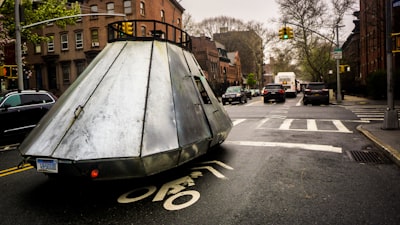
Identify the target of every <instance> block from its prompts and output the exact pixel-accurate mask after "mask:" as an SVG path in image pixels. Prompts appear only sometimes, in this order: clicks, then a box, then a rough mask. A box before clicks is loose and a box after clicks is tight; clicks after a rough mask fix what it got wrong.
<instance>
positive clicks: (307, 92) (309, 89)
mask: <svg viewBox="0 0 400 225" xmlns="http://www.w3.org/2000/svg"><path fill="white" fill-rule="evenodd" d="M317 103H318V104H325V105H329V90H328V89H327V88H326V85H325V83H323V82H310V83H308V84H307V85H306V87H305V89H304V96H303V104H304V105H307V104H317Z"/></svg>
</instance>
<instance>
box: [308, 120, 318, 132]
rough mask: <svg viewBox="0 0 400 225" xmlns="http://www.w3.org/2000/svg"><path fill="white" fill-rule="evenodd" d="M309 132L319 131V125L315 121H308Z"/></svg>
mask: <svg viewBox="0 0 400 225" xmlns="http://www.w3.org/2000/svg"><path fill="white" fill-rule="evenodd" d="M307 130H311V131H317V130H318V128H317V123H316V122H315V120H307Z"/></svg>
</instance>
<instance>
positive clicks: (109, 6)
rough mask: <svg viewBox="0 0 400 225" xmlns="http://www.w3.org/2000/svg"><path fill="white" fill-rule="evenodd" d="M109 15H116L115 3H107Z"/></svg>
mask: <svg viewBox="0 0 400 225" xmlns="http://www.w3.org/2000/svg"><path fill="white" fill-rule="evenodd" d="M107 13H114V3H113V2H110V3H107Z"/></svg>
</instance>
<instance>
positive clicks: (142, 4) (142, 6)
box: [140, 2, 146, 16]
mask: <svg viewBox="0 0 400 225" xmlns="http://www.w3.org/2000/svg"><path fill="white" fill-rule="evenodd" d="M140 15H142V16H145V15H146V8H145V4H144V2H140Z"/></svg>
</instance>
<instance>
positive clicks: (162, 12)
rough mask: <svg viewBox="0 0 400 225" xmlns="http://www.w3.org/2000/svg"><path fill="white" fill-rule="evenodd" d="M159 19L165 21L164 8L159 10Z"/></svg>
mask: <svg viewBox="0 0 400 225" xmlns="http://www.w3.org/2000/svg"><path fill="white" fill-rule="evenodd" d="M161 21H162V22H165V12H164V10H161Z"/></svg>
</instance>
